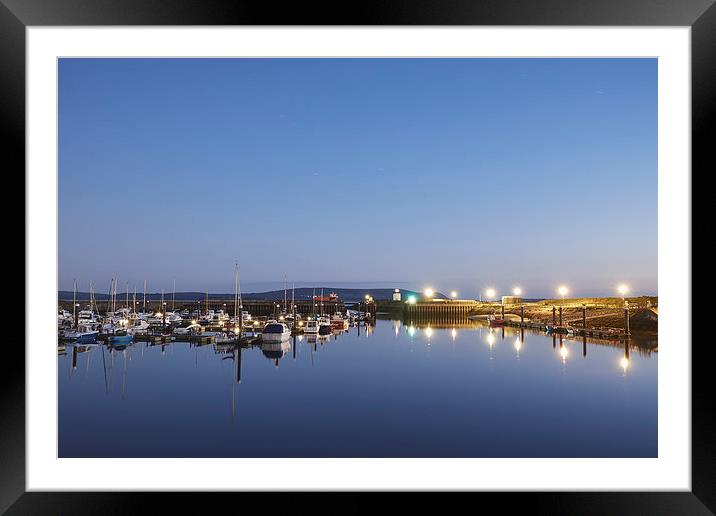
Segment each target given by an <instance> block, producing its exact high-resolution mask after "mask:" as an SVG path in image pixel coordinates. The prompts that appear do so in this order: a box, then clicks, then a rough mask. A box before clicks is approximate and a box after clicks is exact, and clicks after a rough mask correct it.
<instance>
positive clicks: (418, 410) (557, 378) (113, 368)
mask: <svg viewBox="0 0 716 516" xmlns="http://www.w3.org/2000/svg"><path fill="white" fill-rule="evenodd" d="M657 363H658V360H657V353H656V352H651V351H649V350H648V349H646V348H639V347H637V346H636V342H635V341H632V346H631V348H629V349H625V346H624V344H623V343H621V344H607V343H593V342H592V341H588V342H586V343H584V342H583V341H582V339H581V338H567V336H560V337H559V338H557V337H556V336H547V335H544V334H541V333H533V332H530V331H524V332H523V334H521V333H520V331H519V330H517V329H511V328H504V329H503V328H498V329H488V328H485V327H477V326H470V327H464V326H460V325H453V324H451V325H449V326H448V325H446V326H445V327H442V326H440V325H436V324H431V325H430V326H428V325H422V324H410V323H407V324H406V323H401V322H399V321H382V320H381V321H378V322H377V324H376V326H375V327H374V328H365V327H361V328H360V334H359V332H358V329H357V328H350V330H349V331H348V332H347V333H343V334H340V335H332V336H328V337H326V338H324V337H312V336H308V335H305V336H302V337H300V338H297V339H296V341H295V342H294V341H290V342H288V343H285V344H272V345H264V346H263V347H262V346H254V347H251V348H246V349H237V348H234V347H226V346H216V345H213V344H209V345H202V346H197V345H194V344H189V343H184V342H174V343H170V344H166V345H163V346H162V345H148V344H146V343H134V344H132V345H130V346H129V347H127V348H126V349H114V350H110V349H108V348H106V347H104V346H92V347H82V346H76V347H75V346H72V345H67V346H66V348H65V351H64V354H59V355H58V374H59V454H60V456H61V457H654V456H656V454H657Z"/></svg>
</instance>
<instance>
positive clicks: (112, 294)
mask: <svg viewBox="0 0 716 516" xmlns="http://www.w3.org/2000/svg"><path fill="white" fill-rule="evenodd" d="M117 285H118V280H117V278H112V279H111V281H110V285H109V297H108V299H107V311H108V312H116V311H117V308H118V306H119V305H118V289H117ZM89 287H90V307H89V308H90V310H91V311H93V312H97V313H99V305H98V304H97V300H96V298H95V291H94V283H93V282H92V281H90V285H89ZM323 290H324V289H323V287H321V300H320V315H323V296H324V292H323ZM295 293H296V284H295V283H293V284H292V286H291V308H290V310H289V305H288V282H287V280H286V278H285V276H284V288H283V313H286V314H287V313H289V312H294V311H295V309H296V297H295ZM312 299H313V306H314V311H315V307H316V288H315V287H314V288H313V298H312ZM160 303H161V305H160V306H161V307H162V311H163V312H165V311H166V310H165V302H164V289H162V291H161V301H160ZM78 306H79V305H78V303H77V280H74V284H73V290H72V317H73V320H74V319H75V317H76V310H77V307H78ZM132 307H133V308H132V310H133V311H134V310H136V307H137V287H136V286H135V287H134V291H133V293H132ZM125 308H126V309H127V310H128V311H129V310H130V304H129V282H128V281H127V282H125ZM175 309H176V280H174V281H173V289H172V304H171V311H172V312H173V311H175ZM205 310H206V313H208V312H209V291H208V290H207V291H206V297H205ZM146 311H147V280H146V279H145V280H144V288H143V291H142V312H146ZM242 311H243V304H242V299H241V281H240V276H239V264H238V263H236V264H235V266H234V320H236V321H239V322H240V321H241V318H242V316H241V313H242Z"/></svg>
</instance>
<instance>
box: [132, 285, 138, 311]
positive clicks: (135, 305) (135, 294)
mask: <svg viewBox="0 0 716 516" xmlns="http://www.w3.org/2000/svg"><path fill="white" fill-rule="evenodd" d="M132 313H133V314H136V313H137V285H134V295H133V296H132Z"/></svg>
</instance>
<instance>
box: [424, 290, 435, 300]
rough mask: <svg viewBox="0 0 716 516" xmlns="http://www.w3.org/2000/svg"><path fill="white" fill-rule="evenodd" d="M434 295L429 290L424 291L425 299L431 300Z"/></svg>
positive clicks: (432, 291)
mask: <svg viewBox="0 0 716 516" xmlns="http://www.w3.org/2000/svg"><path fill="white" fill-rule="evenodd" d="M434 294H435V291H434V290H433V289H431V288H426V289H425V297H427V298H430V299H432V297H433V295H434Z"/></svg>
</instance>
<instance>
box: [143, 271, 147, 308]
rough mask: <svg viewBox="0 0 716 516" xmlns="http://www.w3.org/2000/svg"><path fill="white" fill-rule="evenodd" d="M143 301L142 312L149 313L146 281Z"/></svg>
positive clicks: (145, 282) (145, 281)
mask: <svg viewBox="0 0 716 516" xmlns="http://www.w3.org/2000/svg"><path fill="white" fill-rule="evenodd" d="M143 298H144V299H143V300H142V312H144V313H146V312H147V280H146V279H145V280H144V294H143Z"/></svg>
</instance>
